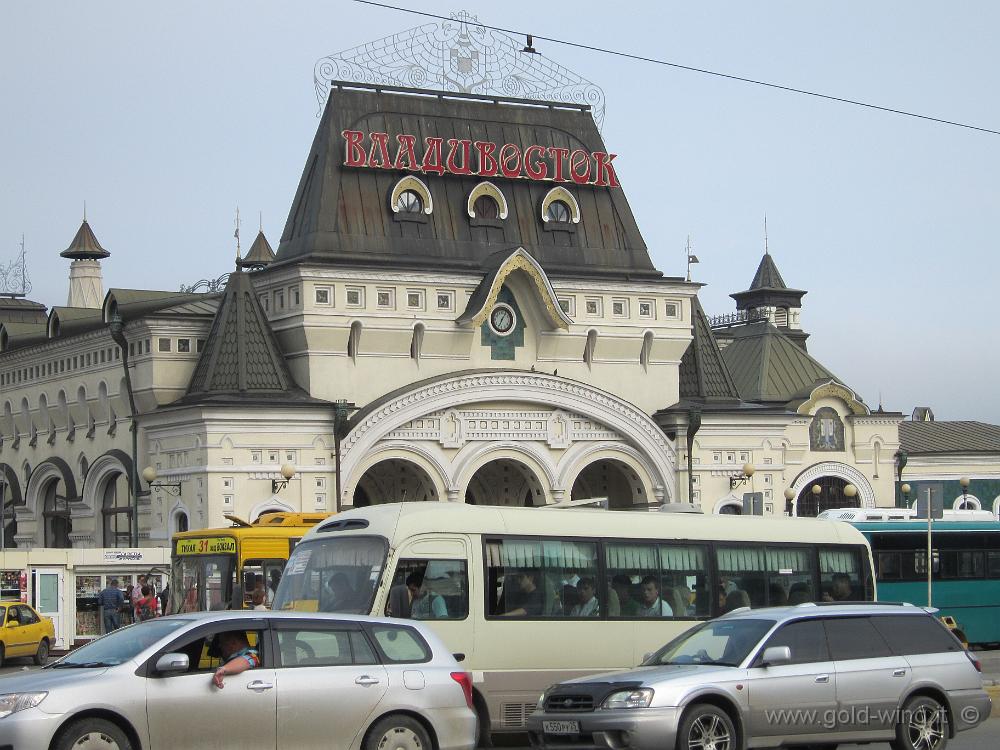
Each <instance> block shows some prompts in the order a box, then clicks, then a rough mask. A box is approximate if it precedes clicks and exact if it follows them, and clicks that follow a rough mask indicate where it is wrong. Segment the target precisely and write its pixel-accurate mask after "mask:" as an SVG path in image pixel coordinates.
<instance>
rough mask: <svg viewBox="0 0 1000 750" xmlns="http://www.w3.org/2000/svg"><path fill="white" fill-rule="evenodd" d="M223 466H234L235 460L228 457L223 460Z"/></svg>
mask: <svg viewBox="0 0 1000 750" xmlns="http://www.w3.org/2000/svg"><path fill="white" fill-rule="evenodd" d="M222 465H223V466H232V465H233V459H232V458H230V457H228V456H227V457H225V458H223V459H222Z"/></svg>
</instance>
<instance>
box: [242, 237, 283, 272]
mask: <svg viewBox="0 0 1000 750" xmlns="http://www.w3.org/2000/svg"><path fill="white" fill-rule="evenodd" d="M273 262H274V250H272V249H271V243H270V242H268V241H267V237H265V236H264V230H260V231H259V232H257V238H256V239H255V240H254V241H253V244H252V245H250V249H249V250H248V251H247V254H246V255H244V256H243V257H242V258H241V259H240V261H239V266H240V268H246V269H249V270H251V271H259V270H260V269H262V268H265V267H267V266H269V265H271V264H272V263H273Z"/></svg>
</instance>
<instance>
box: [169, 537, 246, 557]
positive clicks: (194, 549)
mask: <svg viewBox="0 0 1000 750" xmlns="http://www.w3.org/2000/svg"><path fill="white" fill-rule="evenodd" d="M235 553H236V540H235V539H233V537H231V536H210V537H205V538H204V539H178V540H177V554H178V555H226V554H235Z"/></svg>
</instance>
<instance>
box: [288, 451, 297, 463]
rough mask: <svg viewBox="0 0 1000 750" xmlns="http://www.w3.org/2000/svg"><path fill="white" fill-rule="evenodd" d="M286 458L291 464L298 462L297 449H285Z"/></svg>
mask: <svg viewBox="0 0 1000 750" xmlns="http://www.w3.org/2000/svg"><path fill="white" fill-rule="evenodd" d="M285 460H286V461H287V462H288V463H290V464H294V463H295V462H296V461H295V451H285Z"/></svg>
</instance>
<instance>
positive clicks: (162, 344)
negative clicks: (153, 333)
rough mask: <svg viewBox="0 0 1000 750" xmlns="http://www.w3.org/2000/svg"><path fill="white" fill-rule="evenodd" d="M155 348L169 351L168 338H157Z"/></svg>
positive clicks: (159, 350) (160, 350)
mask: <svg viewBox="0 0 1000 750" xmlns="http://www.w3.org/2000/svg"><path fill="white" fill-rule="evenodd" d="M156 350H157V351H158V352H169V351H170V339H157V340H156Z"/></svg>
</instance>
